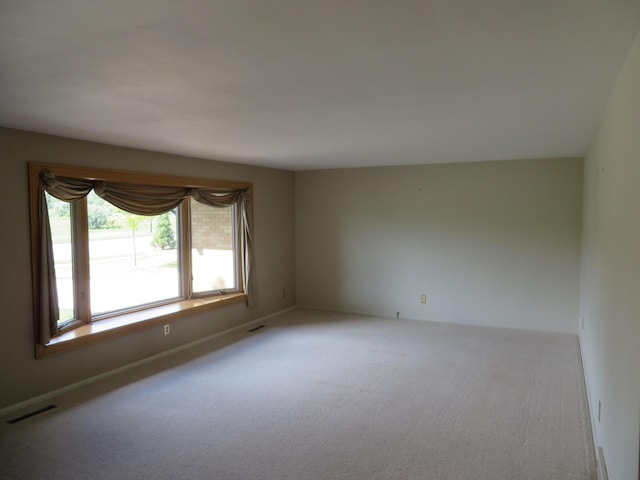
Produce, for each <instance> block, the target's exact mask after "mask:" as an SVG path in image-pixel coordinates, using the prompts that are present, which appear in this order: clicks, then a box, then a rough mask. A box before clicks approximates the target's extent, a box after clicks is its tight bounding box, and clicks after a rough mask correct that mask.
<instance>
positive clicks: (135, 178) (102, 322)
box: [29, 162, 253, 358]
mask: <svg viewBox="0 0 640 480" xmlns="http://www.w3.org/2000/svg"><path fill="white" fill-rule="evenodd" d="M42 170H50V171H51V172H52V173H53V174H54V175H56V176H59V177H69V178H77V179H83V180H90V181H104V182H118V183H127V184H133V185H154V186H168V187H182V188H224V189H231V190H246V191H248V192H249V212H251V211H252V203H253V184H252V183H249V182H234V181H226V180H214V179H207V178H193V177H181V176H174V175H163V174H151V173H144V172H135V171H124V170H109V169H101V168H90V167H76V166H71V165H55V164H47V163H40V162H30V163H29V200H30V225H31V257H32V258H31V260H32V261H31V270H32V294H33V298H32V300H33V312H34V315H33V317H34V339H35V347H36V348H35V350H36V352H35V354H36V358H40V357H43V356H46V355H49V354H52V353H58V352H62V351H67V350H70V349H74V348H78V347H80V346H83V345H87V344H91V343H94V342H97V341H100V340H103V339H105V338H112V337H116V336H120V335H126V334H128V333H131V332H134V331H139V330H141V329H145V328H150V327H153V326H155V325H158V324H159V323H166V322H168V321H173V320H177V319H179V318H182V317H186V316H189V315H193V314H196V313H199V312H201V311H206V310H211V309H216V308H220V307H223V306H226V305H230V304H235V303H240V302H243V301H247V295H246V292H245V291H244V288H243V285H244V279H243V272H242V270H243V269H242V265H241V264H242V261H243V259H242V257H243V253H242V251H241V247H240V241H239V239H240V233H241V232H240V228H241V227H240V221H235V223H234V226H235V230H236V231H235V235H236V238H237V239H238V243H237V250H236V255H235V257H236V258H235V259H236V263H237V265H236V271H237V276H236V282H237V290H234V291H232V292H229V291H224V292H218V291H214V292H206V293H205V295H201V294H199V295H197V296H196V295H193V296H191V297H189V298H185V296H184V292H185V291H189V290H190V289H189V290H183V297H182V298H178V299H171V300H167V301H161V302H159V303H156V304H150V305H146V306H141V307H135V308H134V309H132V310H127V311H123V312H122V313H110V314H108V315H105V316H103V317H102V318H97V319H92V318H91V316H90V315H87V316H86V317H84V318H87V319H88V320H87V321H83V320H81V319H79V320H72V321H70V323H69V325H68V326H65V327H64V329H63V330H62V331H61V332H59V333H58V335H56V336H55V337H54V338H52V339H51V340H50V341H49V342H48V343H47V344H46V345H43V344H41V343H40V341H39V337H38V321H39V318H38V315H39V295H40V293H39V288H40V286H39V262H40V252H39V222H38V208H39V201H40V199H39V194H38V192H39V186H40V178H39V175H40V172H41V171H42ZM82 204H84V202H82V203H81V205H82ZM80 208H82V207H80ZM178 208H181V209H182V215H189V202H188V201H185V202H183V203H182V204H181V205H179V206H178ZM84 214H86V211H85V212H84ZM238 215H239V212H236V220H239V219H238V218H237V216H238ZM249 215H250V213H249ZM72 218H73V217H72ZM251 220H252V219H251ZM179 228H180V230H181V234H182V238H183V239H184V240H185V241H184V242H183V246H182V247H180V250H179V255H182V256H183V262H182V269H183V271H184V272H190V271H191V263H190V262H189V258H188V257H189V255H188V254H187V253H186V251H187V250H186V249H189V248H191V236H190V235H191V232H190V222H188V221H182V222H181V225H180V227H179ZM85 233H88V232H85ZM87 242H88V238H83V243H81V244H80V245H73V248H74V255H75V254H76V253H75V250H76V249H79V250H80V251H79V252H78V253H79V254H82V249H86V245H85V243H86V244H87V245H88V243H87ZM185 257H186V258H185ZM185 260H186V261H185ZM83 263H84V262H83ZM74 268H76V267H74ZM81 269H82V270H83V271H80V272H77V273H79V274H81V275H82V277H81V279H79V280H77V281H80V282H82V281H83V280H84V281H85V282H86V283H87V284H85V285H84V287H85V288H87V289H86V290H85V291H87V292H89V290H88V287H89V285H88V283H89V275H88V262H87V264H86V265H84V267H82V266H81ZM189 277H190V275H188V274H184V273H182V272H181V274H180V282H181V283H182V287H183V288H184V287H186V286H187V285H186V283H190V279H189ZM89 293H90V292H89ZM88 304H89V302H85V305H88ZM87 308H88V307H87ZM86 313H87V312H85V314H86ZM99 317H100V316H99Z"/></svg>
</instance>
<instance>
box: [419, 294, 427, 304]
mask: <svg viewBox="0 0 640 480" xmlns="http://www.w3.org/2000/svg"><path fill="white" fill-rule="evenodd" d="M420 303H427V296H426V295H425V294H424V293H423V294H422V295H420Z"/></svg>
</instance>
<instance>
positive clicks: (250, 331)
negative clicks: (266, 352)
mask: <svg viewBox="0 0 640 480" xmlns="http://www.w3.org/2000/svg"><path fill="white" fill-rule="evenodd" d="M264 327H265V326H264V325H258V326H256V327H253V328H251V329H249V330H247V331H248V332H249V333H253V332H255V331H257V330H260V329H261V328H264Z"/></svg>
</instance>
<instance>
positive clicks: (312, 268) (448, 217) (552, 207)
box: [295, 159, 582, 332]
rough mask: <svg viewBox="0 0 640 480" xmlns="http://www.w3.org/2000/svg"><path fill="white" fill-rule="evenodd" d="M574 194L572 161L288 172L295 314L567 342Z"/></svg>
mask: <svg viewBox="0 0 640 480" xmlns="http://www.w3.org/2000/svg"><path fill="white" fill-rule="evenodd" d="M581 195H582V160H580V159H558V160H521V161H502V162H482V163H459V164H441V165H423V166H407V167H388V168H387V167H385V168H362V169H345V170H329V171H313V172H297V173H296V202H295V204H296V248H297V251H296V281H297V303H298V305H299V306H304V307H318V308H324V309H335V310H344V311H351V312H363V313H372V314H380V315H386V316H392V317H395V316H396V312H398V311H399V312H400V316H401V317H402V318H415V319H426V320H435V321H443V322H460V323H469V324H480V325H496V326H504V327H515V328H527V329H538V330H549V331H564V332H577V328H578V290H579V261H580V233H581V208H582V207H581V203H582V201H581ZM423 293H424V294H426V295H427V296H428V300H427V304H425V305H422V304H421V303H420V295H421V294H423Z"/></svg>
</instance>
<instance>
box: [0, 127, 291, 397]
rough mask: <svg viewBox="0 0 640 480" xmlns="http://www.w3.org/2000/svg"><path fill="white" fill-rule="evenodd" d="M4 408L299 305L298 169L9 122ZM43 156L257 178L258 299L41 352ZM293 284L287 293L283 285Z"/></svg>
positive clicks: (2, 140) (3, 259)
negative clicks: (32, 208)
mask: <svg viewBox="0 0 640 480" xmlns="http://www.w3.org/2000/svg"><path fill="white" fill-rule="evenodd" d="M0 152H2V175H0V195H1V197H0V198H1V199H2V205H3V206H4V208H3V212H4V219H3V220H4V222H3V224H4V228H3V230H2V235H0V246H1V247H2V248H0V265H2V273H1V274H0V275H2V288H1V289H0V305H1V306H2V312H1V314H0V322H1V324H2V334H1V335H0V352H1V353H0V358H1V359H2V361H1V362H0V408H2V407H5V406H7V405H10V404H12V403H15V402H18V401H22V400H25V399H27V398H30V397H32V396H35V395H38V394H42V393H45V392H48V391H50V390H53V389H56V388H59V387H62V386H65V385H67V384H70V383H73V382H76V381H79V380H82V379H85V378H87V377H91V376H94V375H96V374H99V373H102V372H105V371H108V370H111V369H113V368H117V367H120V366H123V365H126V364H128V363H131V362H134V361H136V360H140V359H142V358H145V357H148V356H151V355H154V354H157V353H159V352H162V351H164V350H167V349H170V348H174V347H177V346H180V345H182V344H185V343H188V342H191V341H194V340H197V339H199V338H202V337H205V336H207V335H210V334H213V333H216V332H218V331H221V330H223V329H226V328H229V327H232V326H235V325H239V324H241V323H243V322H247V321H249V320H252V319H256V318H259V317H261V316H263V315H266V314H269V313H272V312H275V311H278V310H281V309H283V308H286V307H289V306H291V305H293V303H294V299H295V290H294V255H293V252H294V207H293V192H294V186H293V182H294V177H293V174H292V173H291V172H286V171H282V170H275V169H267V168H258V167H250V166H242V165H232V164H227V163H220V162H213V161H207V160H198V159H192V158H185V157H178V156H172V155H164V154H160V153H153V152H147V151H142V150H132V149H126V148H118V147H112V146H107V145H100V144H95V143H89V142H80V141H74V140H69V139H63V138H58V137H52V136H46V135H38V134H32V133H27V132H20V131H16V130H9V129H0ZM28 161H38V162H48V163H60V164H71V165H82V166H90V167H105V168H110V169H122V170H135V171H144V172H151V173H162V174H176V175H182V176H193V177H205V178H218V179H225V180H238V181H250V182H253V184H254V192H255V201H254V220H255V238H254V240H255V250H256V272H257V280H258V281H257V295H258V303H257V306H256V307H255V308H252V309H247V308H246V307H245V306H244V305H243V304H241V305H232V306H229V307H226V308H223V309H219V310H215V311H213V312H208V313H204V314H200V315H194V316H192V317H189V318H185V319H181V320H178V321H176V322H174V323H173V324H172V328H171V335H169V336H166V337H165V336H164V335H163V334H162V329H161V327H160V326H158V327H155V328H152V329H149V330H144V331H141V332H139V333H135V334H132V335H129V336H127V337H125V338H119V339H114V340H108V341H104V342H102V343H99V344H96V345H93V346H89V347H84V348H81V349H79V350H75V351H71V352H68V353H63V354H59V355H55V356H52V357H50V358H44V359H40V360H35V359H34V347H33V322H32V299H31V260H30V251H29V248H30V246H29V245H30V243H29V242H30V238H29V210H28V208H29V198H28V185H27V162H28ZM283 288H285V289H286V291H287V292H288V293H289V294H288V295H287V297H286V298H285V299H283V298H282V295H281V292H282V289H283Z"/></svg>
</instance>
